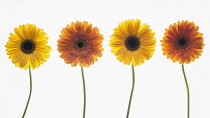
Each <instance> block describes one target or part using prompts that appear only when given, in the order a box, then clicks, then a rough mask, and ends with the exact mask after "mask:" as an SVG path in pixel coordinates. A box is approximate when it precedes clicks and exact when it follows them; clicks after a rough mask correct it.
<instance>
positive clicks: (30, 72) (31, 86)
mask: <svg viewBox="0 0 210 118" xmlns="http://www.w3.org/2000/svg"><path fill="white" fill-rule="evenodd" d="M28 68H29V76H30V93H29V97H28V101H27V104H26V107H25V110H24V113H23V116H22V118H24V117H25V114H26V111H27V108H28V105H29V102H30V99H31V93H32V77H31V68H30V66H29V67H28Z"/></svg>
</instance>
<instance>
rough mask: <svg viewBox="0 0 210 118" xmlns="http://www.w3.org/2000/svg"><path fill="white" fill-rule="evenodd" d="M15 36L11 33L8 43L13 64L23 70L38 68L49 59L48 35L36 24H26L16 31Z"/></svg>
mask: <svg viewBox="0 0 210 118" xmlns="http://www.w3.org/2000/svg"><path fill="white" fill-rule="evenodd" d="M14 31H15V34H13V33H10V37H9V41H8V42H7V43H6V45H5V47H6V51H7V55H9V59H12V63H14V64H15V66H17V67H19V68H21V69H27V68H28V67H29V66H30V67H31V68H32V69H34V68H38V67H39V66H40V65H41V64H42V63H43V62H45V61H46V59H47V58H49V56H50V55H49V52H50V51H51V47H50V46H49V45H46V44H47V43H48V41H47V40H48V37H47V36H46V35H47V33H45V32H44V31H43V29H40V28H37V27H36V26H35V25H34V24H24V25H20V26H19V27H17V28H15V29H14Z"/></svg>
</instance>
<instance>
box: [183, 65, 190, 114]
mask: <svg viewBox="0 0 210 118" xmlns="http://www.w3.org/2000/svg"><path fill="white" fill-rule="evenodd" d="M182 72H183V75H184V80H185V84H186V89H187V118H190V90H189V86H188V82H187V78H186V75H185V71H184V65H182Z"/></svg>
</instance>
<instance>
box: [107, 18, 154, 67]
mask: <svg viewBox="0 0 210 118" xmlns="http://www.w3.org/2000/svg"><path fill="white" fill-rule="evenodd" d="M154 35H155V33H154V32H152V30H151V29H149V25H147V24H145V23H144V24H142V23H141V21H140V20H138V19H136V20H126V21H123V22H122V23H119V25H118V27H116V28H115V29H114V34H112V35H111V40H110V44H109V45H110V46H111V48H112V50H111V52H112V53H114V54H115V55H116V57H117V60H119V61H120V62H123V63H124V64H126V65H128V64H130V63H132V64H133V65H134V66H136V65H139V64H142V63H144V61H145V60H149V59H150V58H151V57H152V55H153V53H154V51H155V43H156V39H155V38H154Z"/></svg>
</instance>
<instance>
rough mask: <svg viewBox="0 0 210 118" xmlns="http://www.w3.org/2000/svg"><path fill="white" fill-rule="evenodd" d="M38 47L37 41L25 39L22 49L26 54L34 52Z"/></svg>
mask: <svg viewBox="0 0 210 118" xmlns="http://www.w3.org/2000/svg"><path fill="white" fill-rule="evenodd" d="M35 48H36V45H35V43H34V42H33V41H32V40H29V39H27V40H25V41H23V42H22V43H21V51H22V52H23V53H25V54H30V53H32V52H33V51H34V50H35Z"/></svg>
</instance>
